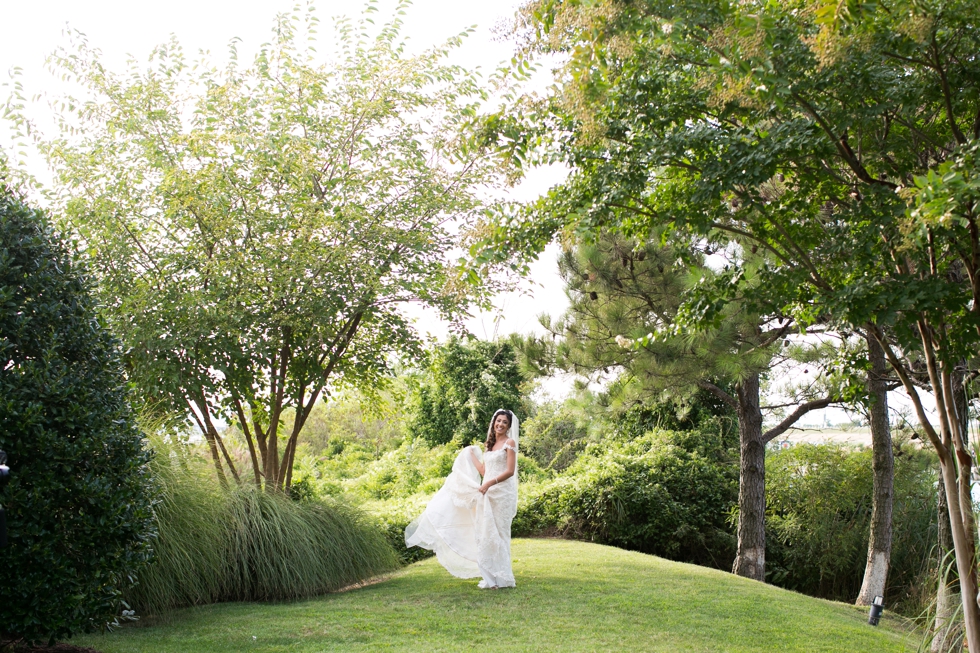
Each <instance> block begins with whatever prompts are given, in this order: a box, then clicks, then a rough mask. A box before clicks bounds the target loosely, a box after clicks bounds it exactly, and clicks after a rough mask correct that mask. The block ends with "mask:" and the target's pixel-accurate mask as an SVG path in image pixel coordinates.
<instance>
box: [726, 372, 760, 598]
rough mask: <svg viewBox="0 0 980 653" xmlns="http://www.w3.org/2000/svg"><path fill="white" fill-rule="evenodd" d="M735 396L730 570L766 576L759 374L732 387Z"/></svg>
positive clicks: (756, 576) (748, 575)
mask: <svg viewBox="0 0 980 653" xmlns="http://www.w3.org/2000/svg"><path fill="white" fill-rule="evenodd" d="M735 390H736V395H737V396H738V436H739V484H738V552H737V553H736V555H735V564H734V565H733V566H732V572H733V573H735V574H737V575H739V576H745V577H746V578H752V579H755V580H759V581H765V579H766V445H765V442H764V441H763V438H762V410H761V409H760V407H759V375H758V374H753V375H752V376H750V377H748V378H747V379H745V380H744V381H742V382H741V383H739V384H738V385H737V386H736V388H735Z"/></svg>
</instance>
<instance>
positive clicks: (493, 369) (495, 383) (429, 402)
mask: <svg viewBox="0 0 980 653" xmlns="http://www.w3.org/2000/svg"><path fill="white" fill-rule="evenodd" d="M524 382H525V379H524V376H523V374H522V373H521V371H520V368H519V366H518V363H517V353H516V351H515V349H514V346H513V345H512V344H511V343H509V342H486V341H480V340H476V341H472V342H469V343H464V342H462V341H460V340H459V339H458V338H452V339H451V340H450V341H449V342H447V343H446V344H444V345H441V346H439V347H437V348H435V349H434V350H433V351H432V352H431V353H430V355H429V364H428V366H427V368H426V370H425V373H424V374H423V376H422V380H421V382H420V383H419V385H418V387H417V389H416V391H415V393H414V396H413V400H412V401H413V406H412V409H411V418H410V420H409V423H408V433H409V436H410V437H411V438H413V439H414V438H421V439H422V440H425V441H426V442H428V443H429V444H430V445H438V444H446V443H448V442H450V441H455V442H456V445H457V446H459V445H468V444H473V443H474V442H483V441H484V439H486V437H487V427H488V426H489V425H490V418H491V417H492V416H493V413H494V411H495V410H497V409H498V408H508V409H510V410H513V411H515V412H517V413H518V414H519V415H523V413H524V412H525V411H523V410H522V406H523V401H522V393H521V386H522V384H523V383H524Z"/></svg>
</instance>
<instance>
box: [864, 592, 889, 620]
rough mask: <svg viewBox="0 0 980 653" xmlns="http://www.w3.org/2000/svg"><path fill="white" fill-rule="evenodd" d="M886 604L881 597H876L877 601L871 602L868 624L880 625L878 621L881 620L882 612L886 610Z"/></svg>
mask: <svg viewBox="0 0 980 653" xmlns="http://www.w3.org/2000/svg"><path fill="white" fill-rule="evenodd" d="M884 602H885V599H884V597H881V596H876V597H875V600H874V601H872V602H871V614H869V615H868V623H869V624H871V625H872V626H877V625H878V620H879V619H881V611H882V610H884V609H885V606H884Z"/></svg>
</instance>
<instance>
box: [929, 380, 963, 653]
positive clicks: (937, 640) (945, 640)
mask: <svg viewBox="0 0 980 653" xmlns="http://www.w3.org/2000/svg"><path fill="white" fill-rule="evenodd" d="M953 399H954V405H955V406H956V409H957V416H958V418H959V420H958V421H959V424H960V430H961V433H962V437H963V441H964V444H966V443H967V442H968V437H967V436H968V433H969V431H968V425H969V418H968V413H967V410H968V408H969V402H968V399H967V396H966V389H965V388H964V387H963V379H962V374H958V373H957V374H954V380H953ZM938 495H939V501H938V511H937V512H938V527H939V528H938V531H939V538H938V540H939V541H938V546H937V548H938V550H939V553H938V570H937V575H938V578H937V583H938V584H937V587H936V622H935V624H934V627H933V638H932V646H931V650H932V651H933V652H934V653H945V652H946V651H949V650H951V649H952V645H953V643H954V642H955V641H956V640H957V638H958V637H959V634H960V632H961V630H962V624H959V623H954V621H953V616H954V615H955V614H956V609H957V607H959V604H960V601H961V600H962V599H961V597H960V593H959V587H960V586H959V577H958V576H957V573H956V565H954V564H952V562H953V560H952V558H951V556H950V553H952V552H953V531H952V525H951V524H950V522H949V505H948V503H947V501H946V487H945V485H943V484H942V483H940V484H939V491H938ZM957 621H958V620H957Z"/></svg>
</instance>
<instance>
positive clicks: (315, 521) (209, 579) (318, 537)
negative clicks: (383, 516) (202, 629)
mask: <svg viewBox="0 0 980 653" xmlns="http://www.w3.org/2000/svg"><path fill="white" fill-rule="evenodd" d="M160 448H161V450H162V452H163V453H162V455H159V456H158V459H157V462H156V463H155V464H154V467H153V469H154V473H155V474H156V476H157V478H159V479H160V484H161V486H162V489H163V500H162V501H161V503H160V504H159V506H158V507H157V510H156V514H157V520H158V528H159V537H158V540H157V543H156V557H155V559H154V562H153V564H152V565H151V566H150V567H149V568H148V569H147V571H146V573H144V575H143V577H142V578H141V582H140V584H139V585H137V586H136V587H135V588H134V589H133V590H132V591H131V592H130V593H129V594H128V599H129V600H130V601H131V602H132V604H133V605H134V607H137V608H139V609H140V610H141V611H144V612H147V613H158V612H162V611H165V610H168V609H171V608H176V607H180V606H186V605H197V604H204V603H214V602H218V601H255V600H271V599H292V598H300V597H308V596H314V595H316V594H322V593H324V592H329V591H331V590H336V589H339V588H341V587H345V586H348V585H351V584H354V583H357V582H360V581H363V580H365V579H367V578H370V577H372V576H376V575H378V574H382V573H385V572H388V571H391V570H392V569H394V568H396V567H397V566H398V559H397V557H396V555H395V552H394V551H393V550H392V548H391V547H390V546H389V545H388V542H387V541H386V539H385V534H384V532H383V530H382V528H379V525H378V524H377V523H375V522H374V521H373V520H371V519H370V518H368V517H367V516H366V515H365V514H364V513H362V512H360V511H359V510H356V509H354V508H352V507H350V506H348V505H346V504H344V503H341V502H339V501H333V500H329V501H324V500H318V499H313V498H308V499H306V500H301V501H295V500H290V499H288V498H286V497H285V496H283V495H281V494H273V493H268V492H263V491H261V490H259V489H257V488H255V487H254V486H251V485H246V486H243V487H240V488H235V489H232V490H226V489H224V488H222V487H221V486H220V485H219V484H218V483H217V482H216V480H215V478H214V476H213V473H212V471H211V470H209V468H208V467H207V466H206V465H205V463H204V458H203V457H196V456H188V455H186V452H184V451H182V450H181V449H180V448H179V447H168V446H164V445H162V444H161V446H160Z"/></svg>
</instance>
